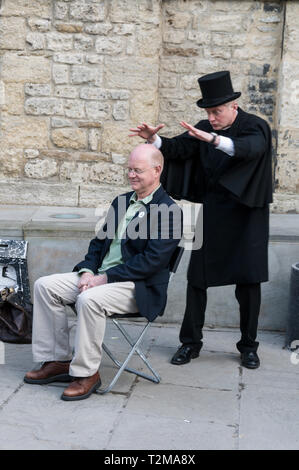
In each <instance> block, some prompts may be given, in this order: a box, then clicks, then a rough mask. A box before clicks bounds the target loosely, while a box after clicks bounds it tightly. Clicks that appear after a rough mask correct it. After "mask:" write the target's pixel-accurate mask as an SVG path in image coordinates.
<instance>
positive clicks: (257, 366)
mask: <svg viewBox="0 0 299 470" xmlns="http://www.w3.org/2000/svg"><path fill="white" fill-rule="evenodd" d="M241 366H243V367H246V369H258V368H259V367H260V364H257V365H256V366H253V365H252V366H250V365H245V364H242V363H241Z"/></svg>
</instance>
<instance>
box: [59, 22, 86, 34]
mask: <svg viewBox="0 0 299 470" xmlns="http://www.w3.org/2000/svg"><path fill="white" fill-rule="evenodd" d="M55 28H56V30H57V31H59V32H60V33H82V31H83V26H82V25H81V24H70V23H56V25H55Z"/></svg>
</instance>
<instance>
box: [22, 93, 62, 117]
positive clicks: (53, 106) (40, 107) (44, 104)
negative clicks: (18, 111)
mask: <svg viewBox="0 0 299 470" xmlns="http://www.w3.org/2000/svg"><path fill="white" fill-rule="evenodd" d="M25 112H26V113H27V114H33V115H35V116H39V115H46V116H52V115H53V114H64V109H63V102H62V101H61V100H59V99H58V98H40V97H38V98H36V97H35V98H28V99H27V100H26V102H25Z"/></svg>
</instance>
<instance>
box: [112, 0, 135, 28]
mask: <svg viewBox="0 0 299 470" xmlns="http://www.w3.org/2000/svg"><path fill="white" fill-rule="evenodd" d="M138 3H139V2H138V1H137V0H115V1H114V2H112V3H111V5H110V10H109V19H110V21H112V23H130V22H131V21H132V18H136V17H138V7H139V5H138Z"/></svg>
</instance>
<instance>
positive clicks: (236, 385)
mask: <svg viewBox="0 0 299 470" xmlns="http://www.w3.org/2000/svg"><path fill="white" fill-rule="evenodd" d="M137 328H139V325H135V326H133V327H132V335H134V332H136V329H137ZM148 333H149V334H148V336H147V337H146V341H145V345H144V346H145V351H146V353H147V355H148V357H149V359H150V362H151V364H152V365H153V366H154V367H155V369H156V370H157V371H158V372H159V373H160V375H161V376H162V380H161V383H160V384H158V385H157V384H152V383H150V382H147V381H145V380H143V379H140V378H138V379H137V378H136V377H135V376H133V375H132V374H128V373H125V374H123V375H122V376H121V378H120V380H119V382H118V383H117V384H116V386H115V389H114V390H113V392H112V393H109V394H106V395H104V396H102V395H99V394H93V395H92V396H91V397H90V398H89V399H88V400H83V401H77V402H64V401H62V400H61V399H60V395H61V393H62V391H63V388H64V384H50V385H46V386H36V385H29V384H25V383H24V382H23V376H24V373H25V371H26V370H28V369H32V368H33V367H34V366H35V364H33V362H32V356H31V346H30V345H5V359H6V364H3V365H0V449H2V450H3V449H12V450H13V449H47V450H48V449H49V450H59V449H60V450H66V449H78V450H82V449H102V450H108V451H109V450H111V451H112V450H117V449H122V450H124V449H127V450H129V449H134V450H141V449H144V450H146V449H157V450H167V449H172V450H175V449H186V450H188V449H194V450H195V449H198V450H222V449H224V450H238V449H251V450H253V449H298V446H299V442H298V439H299V438H298V436H299V411H298V410H299V408H298V389H299V365H295V364H292V363H291V360H290V357H291V356H290V354H291V353H290V351H288V350H286V349H283V345H284V335H283V334H282V333H278V332H264V331H262V332H260V334H259V341H260V349H259V354H260V358H261V367H260V368H259V369H258V370H247V369H244V368H243V367H241V366H240V363H239V354H238V352H237V351H236V349H235V343H236V341H237V340H238V338H239V332H238V330H237V329H209V328H206V329H205V331H204V338H205V341H204V347H203V349H202V351H201V354H200V357H199V358H198V359H195V360H192V361H191V363H190V364H186V365H184V366H174V365H171V364H170V363H169V361H170V358H171V356H172V354H173V352H174V351H175V350H176V347H177V345H178V333H179V325H161V324H153V325H152V326H151V328H150V330H149V332H148ZM105 342H106V344H108V345H109V346H111V347H113V348H114V349H115V351H116V352H117V354H119V355H120V356H121V357H122V356H123V355H124V351H125V350H126V344H125V343H123V342H121V341H120V338H119V334H118V331H117V330H116V329H115V327H114V326H113V325H112V324H111V322H108V325H107V330H106V337H105ZM132 366H133V367H137V368H139V367H140V368H141V369H144V367H143V366H141V363H140V359H139V358H138V357H134V358H133V360H132ZM114 372H115V367H114V366H113V364H112V363H111V361H110V359H109V358H107V357H106V355H104V357H103V362H102V365H101V368H100V373H101V376H102V381H103V384H104V385H105V384H106V383H107V382H108V381H109V380H110V379H111V378H112V375H113V373H114Z"/></svg>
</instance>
